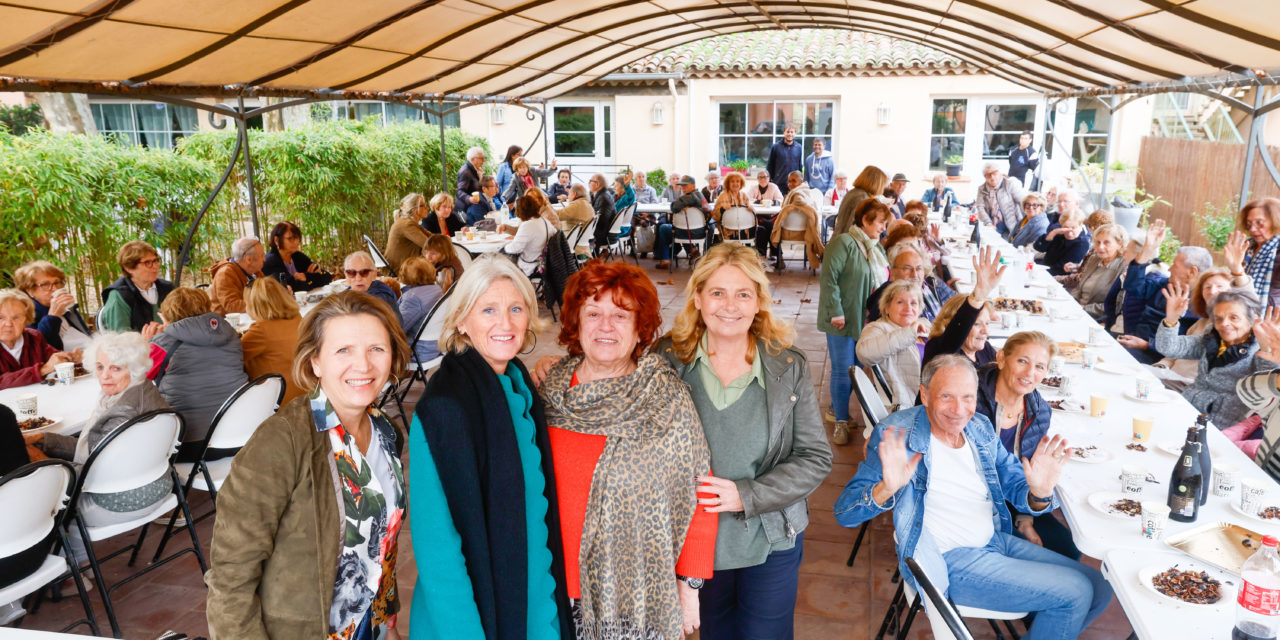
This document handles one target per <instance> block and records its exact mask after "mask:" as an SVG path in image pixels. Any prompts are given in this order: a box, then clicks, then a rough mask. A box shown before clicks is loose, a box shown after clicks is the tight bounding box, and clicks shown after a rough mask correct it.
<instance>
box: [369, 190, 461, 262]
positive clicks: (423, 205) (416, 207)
mask: <svg viewBox="0 0 1280 640" xmlns="http://www.w3.org/2000/svg"><path fill="white" fill-rule="evenodd" d="M440 196H444V197H445V199H447V200H449V201H450V202H452V200H453V199H452V198H449V196H448V194H444V193H438V194H436V197H434V198H432V199H431V204H432V207H435V206H436V205H437V204H439V200H440ZM429 213H431V209H429V208H427V201H426V198H423V197H422V194H420V193H411V194H409V195H407V196H405V197H404V198H403V199H402V200H401V201H400V210H399V211H397V212H396V219H395V221H393V222H392V223H391V230H390V231H388V232H387V248H386V250H385V251H383V254H384V255H383V257H385V258H386V259H387V265H388V266H390V267H391V270H392V271H393V272H395V273H400V265H402V264H404V261H405V260H407V259H408V258H409V257H411V256H416V255H419V254H421V253H422V248H423V247H425V246H426V244H427V237H428V236H430V235H431V234H429V233H427V232H426V231H425V230H423V228H422V225H421V223H422V220H423V218H426V217H427V214H429Z"/></svg>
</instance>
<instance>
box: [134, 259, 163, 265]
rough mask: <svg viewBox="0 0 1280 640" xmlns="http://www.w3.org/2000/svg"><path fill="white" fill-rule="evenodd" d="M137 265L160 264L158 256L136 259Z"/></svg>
mask: <svg viewBox="0 0 1280 640" xmlns="http://www.w3.org/2000/svg"><path fill="white" fill-rule="evenodd" d="M138 266H139V267H157V266H160V258H148V259H146V260H139V261H138Z"/></svg>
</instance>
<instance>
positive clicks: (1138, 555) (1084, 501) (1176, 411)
mask: <svg viewBox="0 0 1280 640" xmlns="http://www.w3.org/2000/svg"><path fill="white" fill-rule="evenodd" d="M971 230H972V227H966V229H964V230H958V229H957V230H952V229H950V228H947V227H944V228H943V235H944V236H947V235H952V236H963V237H966V238H967V237H968V235H969V231H971ZM984 231H985V233H984V234H983V244H984V245H987V246H995V247H997V248H1000V249H1001V250H1002V253H1003V255H1006V256H1013V257H1014V259H1015V262H1014V264H1012V265H1011V267H1010V269H1008V270H1007V271H1006V273H1005V276H1004V277H1003V278H1002V279H1001V283H1002V284H1003V285H1004V289H1005V294H1007V297H1012V298H1035V299H1038V300H1041V301H1042V302H1044V304H1045V306H1046V307H1047V310H1048V311H1049V312H1050V315H1049V316H1030V317H1028V318H1027V320H1026V324H1025V326H1024V327H1022V329H1027V330H1037V331H1043V332H1045V333H1047V334H1048V335H1049V336H1050V337H1052V338H1053V339H1054V340H1057V341H1060V342H1062V341H1074V342H1086V343H1087V342H1088V340H1089V327H1091V326H1098V325H1097V323H1096V322H1095V321H1093V320H1092V319H1090V318H1089V317H1088V316H1087V315H1086V314H1085V313H1084V310H1083V309H1082V308H1080V306H1079V305H1078V304H1077V303H1076V302H1075V300H1073V299H1071V298H1070V297H1067V294H1066V292H1065V290H1064V289H1062V287H1061V286H1060V285H1058V284H1057V283H1056V282H1055V281H1053V279H1052V278H1051V277H1049V275H1048V272H1047V271H1046V270H1045V269H1044V268H1043V267H1039V266H1036V267H1034V268H1033V270H1032V271H1031V272H1030V275H1028V272H1027V271H1025V264H1026V262H1025V254H1022V253H1021V252H1019V251H1018V250H1016V249H1014V248H1013V247H1012V246H1010V245H1009V244H1008V243H1007V242H1005V241H1004V240H1003V239H1001V238H1000V237H999V236H998V235H997V234H996V233H995V231H994V230H993V229H992V228H990V227H987V226H984ZM971 256H972V253H961V254H953V255H952V256H951V257H950V258H949V261H948V264H949V265H950V266H952V269H953V271H954V272H955V274H956V275H957V277H959V278H960V280H961V282H962V283H963V284H962V286H961V288H962V289H964V290H965V291H968V290H969V289H971V288H972V285H973V270H972V258H971ZM1017 261H1021V262H1017ZM1028 281H1030V282H1031V283H1032V284H1033V286H1031V287H1026V286H1024V285H1025V284H1026V283H1027V282H1028ZM1050 292H1052V293H1050ZM1055 312H1057V313H1058V314H1069V315H1070V316H1071V317H1070V318H1062V317H1058V318H1057V319H1055V318H1054V315H1055ZM1018 330H1019V329H1018V328H1016V327H1015V328H1013V329H999V328H996V327H995V326H992V328H991V332H992V335H993V336H995V335H1002V336H1005V337H1007V336H1008V335H1009V334H1011V333H1013V332H1016V331H1018ZM992 342H993V344H997V345H998V344H1001V343H1002V342H1003V341H1002V340H995V339H993V340H992ZM1093 348H1094V349H1096V350H1097V351H1098V353H1099V357H1100V358H1101V361H1102V364H1103V366H1105V367H1118V368H1121V369H1122V372H1121V373H1109V372H1105V371H1103V370H1102V369H1100V368H1099V369H1093V370H1085V369H1083V368H1082V367H1081V366H1080V365H1067V368H1066V376H1067V377H1068V378H1070V383H1069V386H1070V393H1071V396H1072V397H1074V398H1077V399H1080V400H1081V401H1082V402H1083V404H1085V405H1086V407H1087V406H1088V404H1089V396H1090V395H1091V394H1102V395H1106V396H1107V397H1108V398H1109V404H1108V408H1107V412H1106V415H1105V416H1104V417H1101V418H1092V417H1090V416H1089V414H1088V413H1087V411H1086V412H1085V413H1074V414H1069V413H1062V412H1056V411H1055V412H1054V414H1053V422H1052V426H1051V428H1050V431H1049V432H1050V434H1055V433H1060V434H1062V435H1063V436H1065V437H1066V438H1067V439H1068V441H1069V442H1070V443H1071V445H1073V446H1089V445H1093V446H1097V447H1098V448H1099V449H1101V450H1102V451H1104V452H1105V453H1106V455H1108V456H1109V459H1107V460H1105V461H1102V462H1099V463H1096V464H1089V463H1084V462H1076V461H1072V462H1071V463H1069V464H1068V465H1067V468H1066V471H1064V472H1063V475H1062V479H1061V480H1060V482H1059V483H1058V491H1057V494H1058V498H1059V501H1060V502H1061V503H1062V511H1063V513H1064V514H1065V515H1066V517H1067V523H1068V524H1069V525H1070V527H1071V532H1072V535H1073V537H1074V539H1075V543H1076V546H1078V547H1079V548H1080V551H1082V552H1083V553H1085V554H1086V555H1089V556H1092V557H1094V558H1099V559H1102V560H1103V572H1104V573H1105V574H1106V576H1107V579H1108V581H1109V582H1110V583H1111V586H1112V588H1113V589H1115V592H1116V597H1117V598H1118V600H1119V601H1120V603H1121V605H1122V606H1123V607H1124V610H1125V614H1126V615H1127V616H1128V618H1129V621H1130V623H1131V624H1132V625H1133V628H1134V630H1135V631H1136V632H1137V634H1138V637H1140V638H1162V639H1163V638H1196V639H1198V640H1211V639H1214V638H1222V639H1224V640H1225V639H1227V638H1230V637H1231V629H1232V626H1233V625H1234V620H1235V618H1234V616H1235V610H1234V609H1233V608H1232V606H1233V605H1232V603H1231V602H1223V603H1221V604H1220V605H1218V606H1215V607H1203V606H1196V605H1184V604H1179V603H1174V602H1171V601H1168V600H1164V599H1162V598H1160V597H1159V596H1157V595H1155V594H1154V593H1152V592H1151V591H1149V590H1147V589H1145V588H1144V587H1143V586H1142V585H1141V584H1140V583H1139V581H1138V579H1137V571H1138V570H1140V569H1142V568H1144V567H1147V566H1150V565H1154V564H1161V565H1164V567H1163V568H1169V567H1171V566H1173V564H1174V563H1175V562H1178V561H1179V560H1180V559H1181V560H1183V561H1185V560H1186V559H1188V558H1189V556H1186V555H1184V554H1182V553H1181V552H1178V551H1175V550H1173V549H1172V548H1171V547H1169V546H1168V545H1166V544H1165V543H1164V542H1163V541H1162V540H1161V541H1152V540H1147V539H1145V538H1143V537H1142V535H1141V533H1140V525H1139V523H1138V521H1137V518H1131V519H1127V520H1119V519H1117V518H1114V517H1112V516H1108V515H1104V514H1103V513H1101V512H1100V511H1098V510H1097V509H1095V508H1094V507H1092V506H1090V505H1089V496H1090V495H1093V494H1094V493H1096V492H1102V491H1106V492H1115V493H1118V492H1119V491H1120V480H1119V475H1120V468H1121V466H1122V465H1141V466H1143V467H1146V469H1147V471H1148V472H1149V473H1150V474H1151V475H1152V476H1153V477H1154V478H1155V479H1156V480H1158V481H1159V482H1158V484H1154V483H1149V484H1147V485H1146V489H1145V490H1144V492H1143V498H1144V499H1149V500H1156V501H1159V502H1164V501H1165V500H1166V496H1167V491H1168V482H1169V478H1170V476H1171V475H1172V472H1173V467H1174V464H1175V463H1176V460H1177V457H1176V456H1175V455H1173V454H1169V453H1165V452H1164V451H1161V450H1160V447H1159V445H1161V444H1164V443H1170V444H1172V445H1173V446H1177V447H1179V448H1180V447H1181V445H1182V443H1183V441H1184V440H1185V439H1186V434H1187V428H1188V427H1190V426H1191V425H1193V424H1194V423H1195V419H1196V416H1197V415H1198V414H1199V411H1197V410H1196V409H1195V407H1192V406H1191V404H1190V403H1188V402H1187V401H1186V399H1184V398H1183V397H1182V396H1180V395H1178V394H1175V393H1171V392H1168V391H1166V390H1164V389H1163V387H1161V385H1160V384H1159V383H1158V382H1153V383H1152V388H1153V389H1155V390H1157V392H1156V393H1158V394H1161V395H1162V396H1163V398H1164V399H1165V401H1164V402H1160V403H1148V402H1141V401H1138V400H1134V399H1130V398H1129V397H1126V395H1125V394H1126V393H1129V394H1132V393H1133V391H1134V388H1135V380H1136V379H1137V378H1138V377H1139V376H1144V377H1149V376H1150V375H1151V374H1149V373H1146V372H1145V371H1144V370H1143V368H1142V367H1141V365H1139V364H1138V362H1137V361H1136V360H1134V359H1133V357H1132V356H1130V355H1129V354H1128V352H1126V351H1125V350H1124V348H1123V347H1121V346H1120V344H1119V343H1117V342H1116V341H1115V340H1114V339H1113V338H1111V337H1110V336H1108V337H1106V338H1105V339H1104V341H1103V343H1102V346H1097V347H1093ZM1153 380H1154V378H1153ZM1042 393H1044V394H1045V397H1046V398H1049V399H1053V398H1056V397H1059V394H1057V393H1056V392H1052V391H1050V392H1044V391H1042ZM1134 416H1150V417H1152V418H1154V426H1153V428H1152V435H1151V442H1150V443H1148V445H1147V451H1146V452H1140V451H1133V450H1129V449H1126V448H1125V445H1126V444H1128V443H1129V442H1130V441H1131V440H1132V433H1133V417H1134ZM1219 426H1222V427H1228V426H1231V425H1219ZM1208 444H1209V451H1210V454H1211V457H1212V459H1213V464H1214V466H1215V467H1216V466H1218V465H1222V464H1226V465H1231V466H1234V467H1236V468H1237V469H1239V471H1240V473H1239V478H1241V479H1244V478H1254V479H1257V480H1261V481H1263V482H1265V483H1266V484H1267V485H1268V486H1269V487H1270V494H1269V497H1270V498H1271V499H1272V500H1275V501H1276V502H1274V503H1269V504H1277V505H1280V485H1277V484H1276V483H1275V481H1273V480H1272V479H1271V478H1270V476H1268V475H1267V474H1266V473H1265V472H1263V471H1262V469H1261V468H1259V467H1258V466H1257V465H1256V464H1254V462H1253V461H1252V460H1250V459H1249V458H1248V457H1247V456H1245V455H1244V453H1243V452H1241V451H1240V449H1238V448H1237V447H1236V446H1235V445H1233V444H1232V443H1231V442H1230V441H1229V440H1227V438H1226V436H1223V435H1222V433H1221V432H1219V431H1218V430H1217V429H1209V433H1208ZM1207 480H1208V479H1206V481H1207ZM1238 485H1239V483H1237V486H1238ZM1238 500H1239V489H1237V490H1236V491H1235V492H1233V493H1232V495H1231V496H1229V497H1217V496H1213V495H1210V496H1209V499H1208V501H1207V502H1206V503H1205V505H1204V506H1203V507H1201V508H1200V515H1199V517H1198V518H1197V520H1196V522H1194V523H1185V524H1184V523H1178V522H1173V521H1170V522H1169V526H1168V527H1167V528H1166V530H1165V536H1166V537H1168V536H1170V535H1176V534H1177V533H1179V532H1181V531H1185V530H1188V529H1192V528H1195V527H1200V526H1203V525H1204V524H1206V523H1212V522H1220V521H1229V522H1233V523H1235V524H1239V525H1242V526H1244V527H1246V528H1249V529H1252V530H1254V531H1257V532H1259V533H1263V534H1271V535H1277V536H1280V523H1275V524H1269V523H1264V522H1261V521H1258V520H1255V519H1252V518H1246V517H1244V516H1242V515H1240V514H1239V513H1238V512H1236V511H1235V510H1234V509H1232V508H1231V502H1232V501H1238ZM1237 582H1238V581H1237Z"/></svg>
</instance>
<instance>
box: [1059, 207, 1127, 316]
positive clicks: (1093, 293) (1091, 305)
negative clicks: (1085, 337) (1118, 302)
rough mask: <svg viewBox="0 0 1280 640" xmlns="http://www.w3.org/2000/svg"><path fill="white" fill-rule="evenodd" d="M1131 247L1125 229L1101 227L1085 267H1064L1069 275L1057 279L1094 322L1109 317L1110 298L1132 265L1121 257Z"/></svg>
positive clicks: (1068, 265)
mask: <svg viewBox="0 0 1280 640" xmlns="http://www.w3.org/2000/svg"><path fill="white" fill-rule="evenodd" d="M1128 244H1129V232H1128V231H1125V228H1124V227H1122V226H1120V225H1118V224H1107V225H1102V226H1101V227H1098V229H1097V230H1096V231H1095V232H1094V233H1093V248H1092V249H1090V250H1089V255H1087V256H1086V257H1085V259H1084V263H1083V264H1080V265H1076V264H1067V265H1064V267H1063V268H1064V270H1065V271H1067V272H1068V275H1065V276H1058V277H1057V280H1058V281H1059V282H1061V283H1062V286H1064V287H1066V288H1067V291H1069V292H1071V295H1072V297H1074V298H1075V299H1076V302H1079V303H1080V306H1081V307H1084V311H1085V313H1087V314H1089V317H1091V318H1093V319H1094V320H1098V319H1100V318H1102V317H1103V316H1104V315H1106V302H1107V294H1108V293H1110V292H1111V285H1113V284H1115V281H1116V278H1119V277H1120V274H1121V273H1124V268H1125V265H1126V264H1128V262H1129V261H1128V260H1125V259H1124V257H1123V256H1122V255H1121V253H1122V252H1123V251H1124V248H1125V246H1126V245H1128Z"/></svg>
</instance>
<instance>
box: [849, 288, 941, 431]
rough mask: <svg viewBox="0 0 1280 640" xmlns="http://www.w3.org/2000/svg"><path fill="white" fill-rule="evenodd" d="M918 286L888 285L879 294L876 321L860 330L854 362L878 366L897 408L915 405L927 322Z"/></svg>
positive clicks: (927, 327) (927, 330) (928, 326)
mask: <svg viewBox="0 0 1280 640" xmlns="http://www.w3.org/2000/svg"><path fill="white" fill-rule="evenodd" d="M920 297H921V294H920V286H919V285H917V284H915V283H913V282H911V281H910V280H897V281H894V282H891V283H889V285H888V286H886V287H885V288H884V290H883V291H882V292H881V294H880V299H879V301H878V302H879V306H880V319H878V320H876V321H875V322H872V323H871V324H868V325H867V326H865V327H863V328H862V335H861V336H859V337H858V346H857V354H858V362H861V363H863V364H865V365H879V366H880V370H881V371H883V372H884V377H885V379H886V380H887V381H888V383H889V391H890V392H891V393H892V394H893V402H894V404H896V405H897V406H898V407H900V408H905V407H910V406H912V405H914V404H915V400H916V392H917V391H918V390H919V387H920V358H921V356H922V355H923V348H924V343H925V338H926V337H927V336H928V335H929V329H930V326H931V325H930V322H929V321H928V320H927V319H925V318H921V317H920V305H921V299H920Z"/></svg>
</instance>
